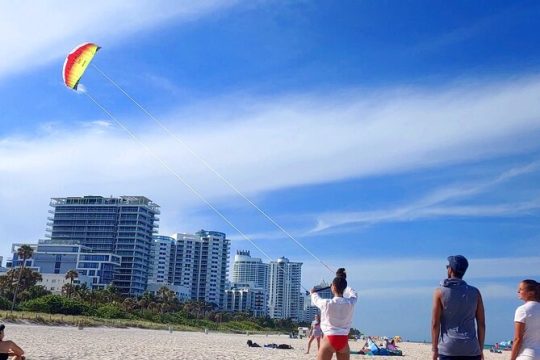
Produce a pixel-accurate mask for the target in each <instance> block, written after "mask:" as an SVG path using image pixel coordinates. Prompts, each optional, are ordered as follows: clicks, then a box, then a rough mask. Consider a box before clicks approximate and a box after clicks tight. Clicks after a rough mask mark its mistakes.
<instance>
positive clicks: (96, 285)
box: [6, 241, 120, 293]
mask: <svg viewBox="0 0 540 360" xmlns="http://www.w3.org/2000/svg"><path fill="white" fill-rule="evenodd" d="M22 245H23V244H13V245H12V247H11V252H12V254H13V258H12V259H11V260H8V261H7V263H6V266H7V267H8V268H12V267H18V266H20V264H21V260H19V258H18V255H17V249H18V248H19V247H20V246H22ZM29 246H30V247H31V248H32V249H33V250H34V253H33V254H32V257H31V258H29V259H26V263H25V266H27V267H28V268H29V269H32V270H34V271H37V272H39V273H40V274H42V277H43V280H42V281H41V282H40V283H38V285H42V286H44V287H45V288H46V289H47V290H49V291H52V292H55V293H58V292H60V291H61V288H62V285H64V283H66V281H65V275H66V273H67V272H68V271H70V270H76V271H77V273H78V275H79V276H78V278H77V281H76V283H77V284H83V283H84V284H86V285H87V286H88V288H89V289H104V288H105V287H107V286H108V285H110V284H111V283H112V281H113V279H114V274H115V273H116V271H117V269H118V268H119V267H120V256H117V255H114V254H111V253H96V252H92V250H91V249H90V248H89V247H87V246H83V245H80V244H50V243H47V242H43V241H42V242H40V243H38V244H30V245H29Z"/></svg>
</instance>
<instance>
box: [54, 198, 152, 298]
mask: <svg viewBox="0 0 540 360" xmlns="http://www.w3.org/2000/svg"><path fill="white" fill-rule="evenodd" d="M50 205H51V207H52V208H53V210H50V211H49V212H50V213H51V214H52V216H50V217H49V222H48V224H47V235H46V237H47V238H48V240H45V241H44V242H45V243H50V244H80V245H83V246H85V247H87V248H90V249H91V251H92V252H96V253H111V254H114V255H117V256H119V257H121V265H120V267H119V269H117V271H116V272H114V275H113V284H114V285H115V286H116V287H118V289H119V290H120V292H121V293H122V294H124V295H130V296H137V295H142V294H143V293H144V291H145V290H146V284H147V281H148V271H149V263H150V248H151V246H152V242H153V240H152V236H153V234H154V232H156V230H155V229H156V228H157V224H156V223H157V221H158V220H159V219H158V217H157V215H158V214H159V206H158V205H156V204H155V203H153V202H152V201H151V200H149V199H147V198H146V197H144V196H120V197H117V198H115V197H110V198H105V197H102V196H83V197H67V198H53V199H51V203H50Z"/></svg>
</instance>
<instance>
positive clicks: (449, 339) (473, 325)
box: [431, 255, 486, 360]
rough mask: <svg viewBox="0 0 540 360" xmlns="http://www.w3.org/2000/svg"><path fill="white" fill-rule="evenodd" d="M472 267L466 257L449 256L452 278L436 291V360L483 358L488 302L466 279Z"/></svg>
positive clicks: (433, 337) (433, 324)
mask: <svg viewBox="0 0 540 360" xmlns="http://www.w3.org/2000/svg"><path fill="white" fill-rule="evenodd" d="M468 267H469V262H468V261H467V259H466V258H465V257H464V256H462V255H455V256H449V257H448V265H447V266H446V269H447V275H448V278H447V279H445V280H444V281H443V282H442V283H441V286H440V287H439V288H437V289H436V290H435V292H434V294H433V311H432V318H431V340H432V349H431V350H432V352H433V360H437V359H439V360H481V359H482V351H483V348H484V337H485V332H486V325H485V315H484V304H483V302H482V296H481V295H480V291H479V290H478V289H477V288H475V287H474V286H471V285H469V284H467V283H466V282H465V281H464V280H463V275H465V271H467V268H468Z"/></svg>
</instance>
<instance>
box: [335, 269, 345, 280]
mask: <svg viewBox="0 0 540 360" xmlns="http://www.w3.org/2000/svg"><path fill="white" fill-rule="evenodd" d="M336 277H341V278H344V279H346V278H347V273H346V272H345V268H339V269H338V270H337V271H336Z"/></svg>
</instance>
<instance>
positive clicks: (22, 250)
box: [11, 245, 34, 312]
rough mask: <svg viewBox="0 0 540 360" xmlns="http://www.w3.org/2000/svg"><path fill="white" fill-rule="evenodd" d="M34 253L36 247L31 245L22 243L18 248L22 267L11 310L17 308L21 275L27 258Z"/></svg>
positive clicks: (18, 256)
mask: <svg viewBox="0 0 540 360" xmlns="http://www.w3.org/2000/svg"><path fill="white" fill-rule="evenodd" d="M33 254H34V249H32V247H31V246H30V245H21V246H20V247H19V248H18V249H17V258H18V259H19V261H20V262H21V267H20V268H19V279H18V280H17V285H16V286H15V291H14V292H13V302H12V303H11V311H12V312H13V309H14V308H15V301H16V300H17V291H19V283H20V282H21V276H22V273H23V270H24V268H25V266H26V260H27V259H30V258H31V257H32V255H33Z"/></svg>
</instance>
